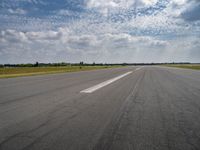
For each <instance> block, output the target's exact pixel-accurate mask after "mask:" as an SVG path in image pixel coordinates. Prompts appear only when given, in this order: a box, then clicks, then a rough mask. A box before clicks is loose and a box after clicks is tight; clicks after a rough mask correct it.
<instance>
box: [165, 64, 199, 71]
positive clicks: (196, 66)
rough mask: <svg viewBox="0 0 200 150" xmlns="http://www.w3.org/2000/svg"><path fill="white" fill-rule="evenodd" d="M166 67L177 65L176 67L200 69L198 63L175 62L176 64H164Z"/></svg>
mask: <svg viewBox="0 0 200 150" xmlns="http://www.w3.org/2000/svg"><path fill="white" fill-rule="evenodd" d="M166 66H168V67H177V68H185V69H195V70H200V64H180V65H179V64H177V65H166Z"/></svg>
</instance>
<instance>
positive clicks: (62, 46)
mask: <svg viewBox="0 0 200 150" xmlns="http://www.w3.org/2000/svg"><path fill="white" fill-rule="evenodd" d="M0 20H1V21H0V63H29V62H31V63H33V62H36V61H39V62H62V61H64V62H80V61H84V62H89V63H90V62H103V63H104V62H107V63H121V62H173V61H174V62H177V61H189V62H200V61H199V60H200V42H199V41H200V1H199V0H56V1H55V0H0Z"/></svg>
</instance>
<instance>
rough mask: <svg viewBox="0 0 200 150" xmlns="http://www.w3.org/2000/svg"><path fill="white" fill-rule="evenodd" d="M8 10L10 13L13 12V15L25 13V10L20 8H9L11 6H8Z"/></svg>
mask: <svg viewBox="0 0 200 150" xmlns="http://www.w3.org/2000/svg"><path fill="white" fill-rule="evenodd" d="M8 12H9V13H11V14H15V15H17V14H19V15H24V14H26V13H27V12H26V11H25V10H23V9H20V8H17V9H11V8H9V9H8Z"/></svg>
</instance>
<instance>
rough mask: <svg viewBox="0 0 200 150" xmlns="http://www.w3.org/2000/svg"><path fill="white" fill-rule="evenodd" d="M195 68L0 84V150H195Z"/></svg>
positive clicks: (199, 84) (198, 84) (198, 131)
mask: <svg viewBox="0 0 200 150" xmlns="http://www.w3.org/2000/svg"><path fill="white" fill-rule="evenodd" d="M199 149H200V71H195V70H189V69H188V70H187V69H178V68H169V67H161V66H143V67H140V66H139V67H122V68H114V69H102V70H96V71H84V72H75V73H63V74H54V75H41V76H32V77H20V78H10V79H1V80H0V150H199Z"/></svg>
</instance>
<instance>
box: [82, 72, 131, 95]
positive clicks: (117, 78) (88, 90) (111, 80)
mask: <svg viewBox="0 0 200 150" xmlns="http://www.w3.org/2000/svg"><path fill="white" fill-rule="evenodd" d="M132 72H133V71H130V72H127V73H125V74H122V75H120V76H118V77H115V78H112V79H110V80H107V81H104V82H102V83H100V84H97V85H95V86H93V87H91V88H88V89H85V90H82V91H80V93H92V92H94V91H96V90H98V89H100V88H102V87H104V86H106V85H108V84H111V83H113V82H115V81H117V80H119V79H121V78H123V77H125V76H127V75H129V74H131V73H132Z"/></svg>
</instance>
